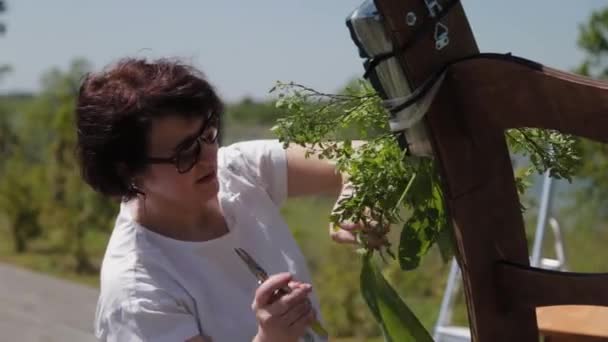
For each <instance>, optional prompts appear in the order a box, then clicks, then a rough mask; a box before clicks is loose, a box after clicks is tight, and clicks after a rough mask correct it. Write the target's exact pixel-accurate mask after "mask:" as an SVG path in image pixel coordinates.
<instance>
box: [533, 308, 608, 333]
mask: <svg viewBox="0 0 608 342" xmlns="http://www.w3.org/2000/svg"><path fill="white" fill-rule="evenodd" d="M536 315H537V317H538V328H539V330H540V332H541V333H542V334H543V335H545V336H552V337H554V340H556V341H558V340H559V339H558V338H561V340H565V339H566V338H570V340H571V341H583V340H584V339H583V338H587V337H589V338H595V340H600V338H601V340H602V341H606V340H608V324H607V322H608V308H607V307H600V306H584V305H580V306H579V305H564V306H550V307H543V308H538V309H536Z"/></svg>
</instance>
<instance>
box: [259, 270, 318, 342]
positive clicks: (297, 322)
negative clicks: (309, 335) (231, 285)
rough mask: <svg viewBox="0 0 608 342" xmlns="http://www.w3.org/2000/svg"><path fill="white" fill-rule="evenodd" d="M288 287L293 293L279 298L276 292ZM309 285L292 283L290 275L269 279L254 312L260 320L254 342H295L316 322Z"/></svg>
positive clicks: (260, 290)
mask: <svg viewBox="0 0 608 342" xmlns="http://www.w3.org/2000/svg"><path fill="white" fill-rule="evenodd" d="M285 286H289V287H290V288H291V292H290V293H288V294H285V295H283V296H281V297H279V298H277V297H276V295H275V292H276V291H277V290H279V289H280V288H282V287H285ZM311 291H312V286H311V285H310V284H303V283H299V282H296V281H293V280H292V276H291V274H289V273H278V274H275V275H272V276H270V277H269V278H268V279H267V280H266V281H265V282H263V283H262V285H260V287H258V289H257V290H256V292H255V298H254V300H253V304H252V305H251V308H252V309H253V311H254V312H255V315H256V318H257V320H258V333H257V335H256V337H255V339H254V342H296V341H298V339H299V338H300V337H302V336H304V333H305V332H306V329H307V328H308V327H309V326H310V324H311V323H312V322H313V321H314V319H315V312H314V310H313V308H312V305H311V303H310V300H309V299H308V294H310V292H311Z"/></svg>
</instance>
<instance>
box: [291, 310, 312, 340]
mask: <svg viewBox="0 0 608 342" xmlns="http://www.w3.org/2000/svg"><path fill="white" fill-rule="evenodd" d="M315 319H316V314H315V310H313V308H312V305H310V306H308V310H306V311H304V312H303V313H302V314H301V316H300V317H299V318H297V319H296V320H295V321H294V322H293V323H292V324H291V326H290V328H291V329H293V331H294V332H295V334H296V335H299V336H302V335H304V332H305V331H306V329H308V327H310V325H311V324H312V323H313V322H314V321H315Z"/></svg>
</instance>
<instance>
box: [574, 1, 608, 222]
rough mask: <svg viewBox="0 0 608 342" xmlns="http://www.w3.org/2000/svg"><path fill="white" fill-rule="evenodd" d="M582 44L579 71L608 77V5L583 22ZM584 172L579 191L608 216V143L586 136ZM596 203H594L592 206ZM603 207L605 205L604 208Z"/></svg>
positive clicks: (588, 201) (580, 31) (583, 145)
mask: <svg viewBox="0 0 608 342" xmlns="http://www.w3.org/2000/svg"><path fill="white" fill-rule="evenodd" d="M578 46H579V47H580V48H581V49H582V50H583V51H584V52H585V55H586V56H585V60H584V61H583V63H582V64H581V65H580V66H579V67H578V69H577V72H578V73H580V74H582V75H585V76H589V77H594V78H598V79H604V80H608V7H605V8H603V9H599V10H595V11H593V12H592V14H591V15H590V17H589V20H588V21H587V22H586V23H584V24H582V25H580V27H579V37H578ZM581 148H582V161H583V163H582V167H581V171H580V176H581V177H582V178H584V179H585V180H586V182H584V185H583V187H582V189H581V191H580V192H579V194H580V195H581V196H584V198H585V199H586V200H585V203H587V204H588V205H587V207H589V208H588V209H591V210H593V211H594V212H597V211H598V210H599V213H600V214H601V215H602V216H607V215H608V211H607V210H606V208H608V206H607V205H608V176H607V175H606V170H608V146H607V145H604V144H599V143H595V142H591V141H588V140H583V142H582V144H581ZM591 203H593V204H594V205H593V206H592V207H593V208H591V206H589V204H591ZM602 208H604V209H603V210H602Z"/></svg>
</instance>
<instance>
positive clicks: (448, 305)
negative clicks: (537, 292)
mask: <svg viewBox="0 0 608 342" xmlns="http://www.w3.org/2000/svg"><path fill="white" fill-rule="evenodd" d="M552 198H553V181H552V179H551V177H549V172H546V173H545V175H544V182H543V190H542V193H541V203H540V209H539V212H538V219H537V222H536V232H535V235H534V245H533V247H532V256H531V257H530V264H531V265H532V266H534V267H541V268H545V269H550V270H560V271H566V255H565V253H564V244H563V240H562V234H561V228H560V226H559V223H558V222H557V220H556V219H555V218H553V217H550V216H549V212H550V211H551V202H552ZM547 223H548V225H549V227H551V231H552V233H553V237H554V241H555V244H554V248H555V256H556V257H555V259H551V258H543V257H542V245H543V240H544V235H545V229H546V227H547ZM460 282H461V274H460V267H458V263H457V262H456V259H452V262H451V265H450V273H449V275H448V282H447V284H446V287H445V292H444V294H443V299H442V301H441V307H440V310H439V316H438V318H437V323H436V324H435V329H434V331H433V339H434V340H435V342H469V341H471V331H470V330H469V328H468V327H465V326H455V325H451V324H450V322H451V321H452V311H453V308H454V299H455V297H456V294H457V293H458V291H459V289H460Z"/></svg>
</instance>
